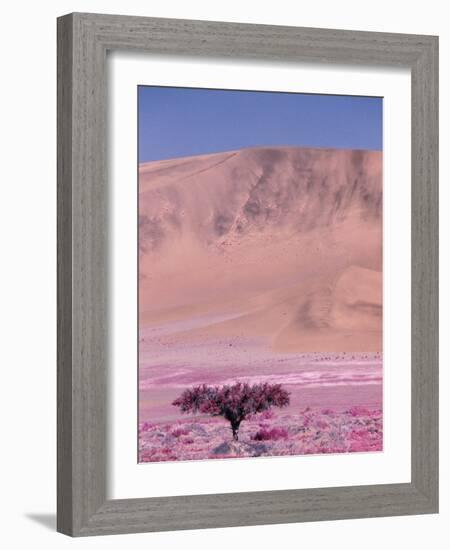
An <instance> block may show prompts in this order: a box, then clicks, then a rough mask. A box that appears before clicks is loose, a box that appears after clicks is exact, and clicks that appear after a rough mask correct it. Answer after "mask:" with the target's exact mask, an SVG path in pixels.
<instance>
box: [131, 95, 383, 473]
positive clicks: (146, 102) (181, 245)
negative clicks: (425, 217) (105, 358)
mask: <svg viewBox="0 0 450 550" xmlns="http://www.w3.org/2000/svg"><path fill="white" fill-rule="evenodd" d="M137 93H138V113H137V116H138V208H139V217H138V219H139V224H138V248H139V250H138V251H137V255H138V258H139V259H138V278H139V283H138V303H139V316H138V317H139V345H138V356H139V365H138V368H139V373H138V374H139V376H138V378H139V399H138V402H139V411H138V422H139V426H138V439H139V444H138V462H139V463H147V462H161V461H185V460H207V459H208V460H209V459H230V458H245V457H275V456H283V455H317V454H322V453H353V452H359V453H361V452H380V451H382V450H383V330H382V325H383V314H382V312H383V285H382V278H383V250H382V238H383V230H382V229H383V218H382V214H383V175H382V167H383V152H382V148H383V147H382V138H383V98H381V97H362V96H346V95H325V94H308V93H286V92H271V91H247V90H219V89H200V88H176V87H163V86H143V85H141V86H138V90H137Z"/></svg>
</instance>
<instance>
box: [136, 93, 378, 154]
mask: <svg viewBox="0 0 450 550" xmlns="http://www.w3.org/2000/svg"><path fill="white" fill-rule="evenodd" d="M138 94H139V162H147V161H152V160H162V159H169V158H176V157H185V156H190V155H200V154H206V153H216V152H220V151H231V150H234V149H241V148H244V147H255V146H264V145H277V146H282V145H289V146H299V147H301V146H303V147H336V148H340V149H371V150H381V149H382V134H383V130H382V98H379V97H360V96H337V95H317V94H297V93H295V94H294V93H280V92H248V91H234V90H210V89H196V88H172V87H161V86H139V87H138Z"/></svg>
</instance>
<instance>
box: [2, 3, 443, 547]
mask: <svg viewBox="0 0 450 550" xmlns="http://www.w3.org/2000/svg"><path fill="white" fill-rule="evenodd" d="M425 7H426V9H424V8H425ZM71 11H96V12H108V13H122V14H127V13H128V14H135V15H149V16H165V17H180V18H187V19H189V18H191V19H195V18H197V19H210V20H224V21H227V20H228V21H242V22H251V23H273V24H280V25H283V24H284V25H303V26H313V27H314V26H315V27H329V28H347V29H355V30H358V29H359V30H372V31H388V32H410V33H424V34H439V35H440V40H441V41H440V50H441V62H440V69H441V72H440V85H441V97H442V98H444V100H443V101H442V102H441V106H440V113H441V117H440V118H441V137H440V146H441V182H442V185H441V196H440V201H441V212H442V216H441V220H442V221H441V235H442V238H441V251H442V255H441V280H442V281H446V280H449V278H450V272H449V267H450V263H449V261H450V257H449V253H450V246H449V244H448V237H446V235H448V234H449V233H450V221H449V216H448V209H449V207H450V203H449V198H450V197H449V193H450V191H449V186H448V185H446V183H448V181H449V178H450V172H449V162H448V154H446V152H448V150H449V148H450V126H449V122H450V119H449V107H448V100H445V98H448V97H450V29H449V27H448V14H447V13H446V11H445V3H444V2H442V1H438V0H429V1H428V2H427V3H426V6H424V4H423V2H419V1H410V2H408V3H407V4H405V3H404V2H397V3H394V2H392V1H390V0H378V1H377V2H376V3H367V2H361V1H360V0H355V1H353V0H341V1H340V2H335V1H334V0H322V1H321V2H313V3H299V2H292V0H277V2H271V3H266V4H263V3H262V2H261V1H258V0H257V1H255V2H253V1H250V0H247V1H244V0H236V1H234V0H228V1H227V2H211V1H210V0H209V1H201V0H198V1H196V0H189V2H186V1H183V0H180V1H175V0H165V1H164V2H144V1H141V2H138V1H135V0H127V1H126V2H125V1H123V0H121V1H119V0H116V1H114V0H110V1H109V2H108V3H107V6H105V2H100V1H97V0H90V1H66V0H59V1H58V2H51V1H47V2H40V3H35V2H23V1H20V0H17V1H16V2H15V3H14V4H13V3H12V2H10V3H8V4H7V5H6V7H5V6H4V7H3V10H2V23H3V25H2V33H1V35H0V40H1V41H2V44H1V47H0V52H1V56H2V64H1V70H2V73H1V74H2V84H1V86H0V94H1V101H0V132H1V140H2V141H1V151H2V153H3V154H2V162H1V165H0V166H1V168H2V173H1V180H0V181H1V190H2V195H1V202H0V208H1V211H0V223H1V231H0V238H1V248H0V251H1V258H2V270H1V272H0V277H1V278H2V282H1V285H0V292H1V294H0V308H1V309H0V311H1V322H2V327H1V328H2V331H1V335H2V338H1V341H2V353H1V359H2V363H1V364H2V374H3V377H2V384H1V392H2V393H1V399H0V406H1V420H2V439H1V442H2V445H1V455H0V456H1V469H0V472H1V476H2V479H1V485H0V487H1V489H2V495H1V497H2V498H1V507H2V510H1V511H0V512H1V517H2V545H4V546H5V547H6V548H22V547H30V546H32V547H43V548H49V549H52V548H66V547H69V545H70V546H71V547H73V546H75V547H77V548H84V547H86V548H87V547H92V546H93V545H95V547H96V548H121V547H123V546H124V545H127V546H128V547H129V548H149V547H152V549H155V550H157V549H159V548H179V547H183V548H184V549H187V550H189V549H190V548H196V549H202V548H205V549H206V548H208V549H210V548H230V547H233V548H243V547H246V546H247V547H249V546H252V547H258V548H273V547H274V546H275V545H279V544H286V545H294V546H296V547H297V546H298V547H304V548H305V547H314V548H319V549H321V548H328V547H330V546H333V547H335V548H336V547H337V548H341V547H342V548H344V547H345V548H346V549H353V548H355V549H356V548H358V549H359V548H361V547H364V549H371V548H374V549H375V548H377V549H379V548H380V547H382V546H386V547H390V546H392V545H394V544H398V542H399V541H401V543H402V546H404V547H407V548H409V549H416V548H417V549H419V548H423V547H429V548H437V549H440V548H446V547H447V546H448V525H449V520H450V490H449V489H450V487H449V472H450V467H449V465H448V464H450V430H449V429H448V418H449V414H450V405H449V400H448V399H447V398H446V397H447V393H448V391H449V389H450V388H449V380H450V375H449V372H448V368H447V367H448V363H449V338H448V336H447V335H448V330H449V313H448V311H449V306H450V303H449V290H448V285H445V284H443V285H442V287H441V303H442V306H441V331H442V332H441V333H442V335H443V338H442V339H441V340H442V349H441V365H442V368H441V427H442V430H441V445H440V447H441V513H440V515H438V516H436V515H435V516H422V517H419V516H415V517H405V518H379V519H367V520H352V521H339V522H327V523H311V524H301V525H281V526H263V527H245V528H235V529H219V530H207V531H191V532H178V533H159V534H142V535H127V536H120V537H105V538H91V539H78V540H75V541H73V540H70V539H69V538H66V537H63V536H62V535H58V534H56V533H54V514H55V462H56V459H55V447H56V440H55V411H56V398H55V386H56V377H55V360H56V353H55V342H56V299H55V272H56V256H55V235H56V223H55V219H56V188H55V187H56V186H55V176H56V154H55V150H56V135H55V125H56V58H55V56H56V48H55V45H56V29H55V17H56V16H58V15H60V14H63V13H67V12H71ZM5 375H6V376H5Z"/></svg>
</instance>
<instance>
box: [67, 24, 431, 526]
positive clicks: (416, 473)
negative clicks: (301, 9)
mask: <svg viewBox="0 0 450 550" xmlns="http://www.w3.org/2000/svg"><path fill="white" fill-rule="evenodd" d="M437 48H438V41H437V38H436V37H433V36H416V35H401V34H386V33H367V32H356V31H343V30H324V29H305V28H296V27H272V26H265V25H246V24H245V25H244V24H230V23H214V22H206V21H186V20H170V19H153V18H140V17H124V16H110V15H97V14H70V15H67V16H64V17H61V18H60V19H59V20H58V313H59V317H58V530H59V531H61V532H63V533H66V534H69V535H72V536H83V535H96V534H111V533H125V532H139V531H158V530H176V529H194V528H206V527H225V526H237V525H257V524H267V523H287V522H300V521H317V520H325V519H340V518H359V517H371V516H383V515H385V516H387V515H402V514H423V513H435V512H437V509H438V436H437V433H438V432H437V429H438V406H437V384H438V363H437V337H438V336H437V335H438V328H437V324H438V314H437V307H438V306H437V273H438V271H437V245H438V235H437V227H438V225H437V173H438V172H437V162H438V152H437V151H438V149H437V145H438V123H437V120H438V118H437V114H438V76H437V75H438V73H437V66H438V65H437V59H438V58H437V56H438V53H437Z"/></svg>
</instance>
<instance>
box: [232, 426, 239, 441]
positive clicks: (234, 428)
mask: <svg viewBox="0 0 450 550" xmlns="http://www.w3.org/2000/svg"><path fill="white" fill-rule="evenodd" d="M239 425H240V422H232V423H231V430H232V432H233V439H234V441H238V439H239V438H238V433H239Z"/></svg>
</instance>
